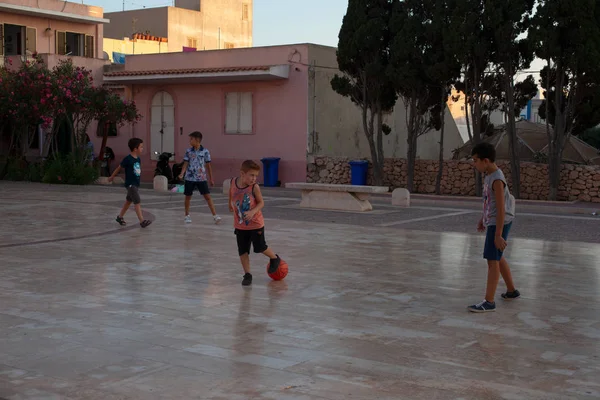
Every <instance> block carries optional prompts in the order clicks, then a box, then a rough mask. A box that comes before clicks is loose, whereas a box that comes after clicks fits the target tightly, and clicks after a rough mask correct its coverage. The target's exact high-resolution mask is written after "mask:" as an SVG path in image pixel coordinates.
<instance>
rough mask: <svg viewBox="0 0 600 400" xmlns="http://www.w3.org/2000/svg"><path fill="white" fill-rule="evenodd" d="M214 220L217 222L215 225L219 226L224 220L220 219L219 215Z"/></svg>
mask: <svg viewBox="0 0 600 400" xmlns="http://www.w3.org/2000/svg"><path fill="white" fill-rule="evenodd" d="M213 219H214V220H215V224H217V225H219V224H220V223H221V219H222V218H221V217H219V216H218V215H215V216H214V217H213Z"/></svg>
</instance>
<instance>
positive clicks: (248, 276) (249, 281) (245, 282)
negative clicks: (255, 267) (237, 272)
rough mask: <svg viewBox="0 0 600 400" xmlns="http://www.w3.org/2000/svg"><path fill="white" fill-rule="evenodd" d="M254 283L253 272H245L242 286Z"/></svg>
mask: <svg viewBox="0 0 600 400" xmlns="http://www.w3.org/2000/svg"><path fill="white" fill-rule="evenodd" d="M250 285H252V274H251V273H249V272H247V273H245V274H244V279H243V280H242V286H250Z"/></svg>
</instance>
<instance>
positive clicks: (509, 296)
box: [500, 289, 521, 300]
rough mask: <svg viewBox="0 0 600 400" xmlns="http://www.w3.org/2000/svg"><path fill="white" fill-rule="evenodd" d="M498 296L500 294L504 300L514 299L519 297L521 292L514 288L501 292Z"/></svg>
mask: <svg viewBox="0 0 600 400" xmlns="http://www.w3.org/2000/svg"><path fill="white" fill-rule="evenodd" d="M500 296H502V298H503V299H504V300H514V299H518V298H519V297H521V293H519V291H518V290H517V289H515V291H514V292H506V293H502V294H501V295H500Z"/></svg>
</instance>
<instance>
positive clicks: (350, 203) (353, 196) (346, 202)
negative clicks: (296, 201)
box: [285, 182, 390, 211]
mask: <svg viewBox="0 0 600 400" xmlns="http://www.w3.org/2000/svg"><path fill="white" fill-rule="evenodd" d="M285 187H286V188H287V189H300V190H302V201H301V202H300V207H305V208H319V209H325V210H342V211H371V210H372V209H373V206H372V205H371V202H369V197H370V195H371V194H373V193H387V192H389V190H390V189H389V188H388V187H387V186H361V185H335V184H329V183H304V182H292V183H286V184H285Z"/></svg>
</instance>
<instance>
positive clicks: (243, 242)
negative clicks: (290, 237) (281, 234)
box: [235, 228, 269, 256]
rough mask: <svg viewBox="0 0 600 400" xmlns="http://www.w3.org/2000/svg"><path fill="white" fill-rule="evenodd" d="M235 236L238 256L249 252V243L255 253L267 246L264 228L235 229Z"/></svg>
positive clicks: (265, 249) (264, 249)
mask: <svg viewBox="0 0 600 400" xmlns="http://www.w3.org/2000/svg"><path fill="white" fill-rule="evenodd" d="M235 236H236V238H237V246H238V253H239V255H240V256H243V255H244V254H250V245H252V247H253V248H254V252H255V253H263V252H265V251H267V249H268V248H269V246H267V242H266V240H265V228H260V229H252V230H243V229H236V230H235Z"/></svg>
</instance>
